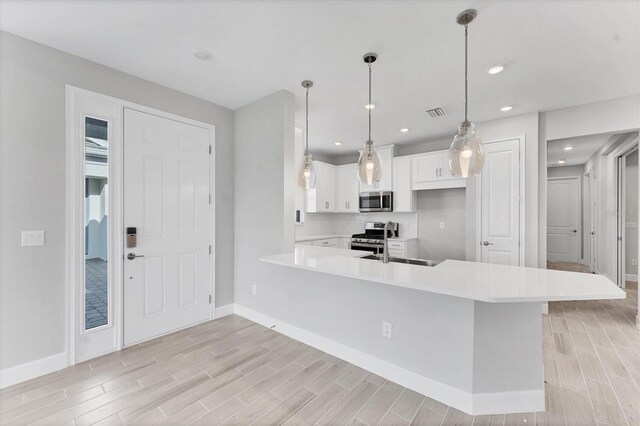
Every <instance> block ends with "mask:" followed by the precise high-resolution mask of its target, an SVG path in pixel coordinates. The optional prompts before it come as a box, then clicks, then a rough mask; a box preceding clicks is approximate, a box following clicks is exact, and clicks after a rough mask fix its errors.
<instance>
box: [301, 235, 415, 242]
mask: <svg viewBox="0 0 640 426" xmlns="http://www.w3.org/2000/svg"><path fill="white" fill-rule="evenodd" d="M328 238H349V239H351V234H349V235H347V234H319V235H305V236H301V237H296V239H295V241H296V243H303V242H305V241H317V240H326V239H328ZM415 239H417V238H416V237H393V238H389V241H409V240H415Z"/></svg>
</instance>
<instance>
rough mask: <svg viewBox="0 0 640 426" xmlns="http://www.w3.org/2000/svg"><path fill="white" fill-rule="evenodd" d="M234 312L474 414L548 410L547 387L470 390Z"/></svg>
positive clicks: (299, 330) (252, 314)
mask: <svg viewBox="0 0 640 426" xmlns="http://www.w3.org/2000/svg"><path fill="white" fill-rule="evenodd" d="M233 312H234V313H235V314H236V315H239V316H241V317H244V318H246V319H248V320H250V321H253V322H256V323H258V324H260V325H263V326H265V327H269V328H272V329H274V330H275V331H277V332H279V333H282V334H284V335H285V336H288V337H291V338H292V339H295V340H297V341H300V342H302V343H305V344H307V345H309V346H312V347H314V348H316V349H319V350H321V351H323V352H326V353H328V354H331V355H333V356H335V357H338V358H340V359H342V360H344V361H347V362H349V363H351V364H354V365H356V366H358V367H360V368H363V369H365V370H367V371H370V372H372V373H375V374H377V375H379V376H381V377H384V378H385V379H387V380H391V381H393V382H395V383H398V384H399V385H401V386H404V387H406V388H409V389H412V390H414V391H416V392H419V393H421V394H423V395H427V396H429V397H430V398H433V399H435V400H437V401H440V402H442V403H444V404H447V405H450V406H452V407H454V408H456V409H458V410H461V411H464V412H466V413H469V414H472V415H480V414H504V413H524V412H532V411H544V390H543V389H540V390H532V391H517V392H515V391H514V392H503V393H475V394H473V393H469V392H465V391H462V390H460V389H457V388H454V387H452V386H449V385H446V384H444V383H441V382H438V381H436V380H433V379H430V378H428V377H425V376H422V375H420V374H418V373H415V372H413V371H410V370H407V369H405V368H403V367H400V366H398V365H395V364H392V363H390V362H388V361H385V360H383V359H380V358H377V357H375V356H373V355H369V354H367V353H365V352H362V351H359V350H357V349H354V348H352V347H350V346H347V345H344V344H342V343H338V342H336V341H334V340H331V339H327V338H326V337H323V336H320V335H318V334H315V333H312V332H310V331H307V330H304V329H302V328H300V327H297V326H294V325H292V324H289V323H286V322H284V321H280V320H277V319H275V318H272V317H270V316H268V315H264V314H262V313H260V312H256V311H254V310H252V309H250V308H247V307H246V306H242V305H238V304H234V305H233Z"/></svg>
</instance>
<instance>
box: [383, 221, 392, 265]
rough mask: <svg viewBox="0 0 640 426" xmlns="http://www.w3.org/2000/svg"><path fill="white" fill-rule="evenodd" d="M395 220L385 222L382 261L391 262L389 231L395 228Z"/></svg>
mask: <svg viewBox="0 0 640 426" xmlns="http://www.w3.org/2000/svg"><path fill="white" fill-rule="evenodd" d="M393 226H394V224H393V222H387V223H385V224H384V245H383V247H382V250H383V251H382V263H389V242H388V240H389V231H391V230H393Z"/></svg>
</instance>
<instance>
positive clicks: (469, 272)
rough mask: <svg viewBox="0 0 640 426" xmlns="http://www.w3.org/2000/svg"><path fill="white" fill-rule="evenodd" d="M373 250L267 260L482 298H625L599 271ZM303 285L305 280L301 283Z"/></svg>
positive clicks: (308, 250) (310, 251)
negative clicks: (382, 255) (434, 259)
mask: <svg viewBox="0 0 640 426" xmlns="http://www.w3.org/2000/svg"><path fill="white" fill-rule="evenodd" d="M367 254H370V253H367V252H363V251H358V250H345V249H338V248H328V247H313V246H298V247H296V248H295V251H294V252H293V253H286V254H278V255H273V256H266V257H263V258H261V259H260V260H262V261H263V262H267V263H272V264H276V265H281V266H286V267H292V268H299V269H306V270H310V271H316V272H320V273H324V274H330V275H337V276H341V277H348V278H355V279H359V280H365V281H371V282H377V283H382V284H387V285H392V286H397V287H402V288H409V289H413V290H419V291H426V292H430V293H438V294H444V295H448V296H454V297H461V298H465V299H472V300H477V301H482V302H491V303H512V302H546V301H560V300H596V299H624V298H625V293H624V291H622V290H621V289H620V288H618V286H616V285H615V284H614V283H613V282H612V281H611V280H609V279H608V278H606V277H604V276H602V275H594V274H585V273H579V272H565V271H555V270H549V269H538V268H525V267H519V266H508V265H494V264H489V263H478V262H465V261H459V260H445V261H444V262H442V263H440V264H438V265H437V266H433V267H431V266H417V265H407V264H402V263H392V262H390V263H386V264H385V263H382V262H380V261H377V260H369V259H361V257H362V256H366V255H367ZM301 284H302V285H303V283H301Z"/></svg>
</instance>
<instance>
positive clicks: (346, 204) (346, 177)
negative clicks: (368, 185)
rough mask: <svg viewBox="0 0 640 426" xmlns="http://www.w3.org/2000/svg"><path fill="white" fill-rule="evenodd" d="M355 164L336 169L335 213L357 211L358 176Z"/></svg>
mask: <svg viewBox="0 0 640 426" xmlns="http://www.w3.org/2000/svg"><path fill="white" fill-rule="evenodd" d="M356 168H357V165H356V164H347V165H344V166H338V167H336V211H339V212H347V213H355V212H357V211H358V196H359V193H358V175H357V173H356Z"/></svg>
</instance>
